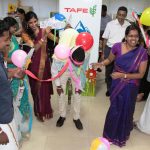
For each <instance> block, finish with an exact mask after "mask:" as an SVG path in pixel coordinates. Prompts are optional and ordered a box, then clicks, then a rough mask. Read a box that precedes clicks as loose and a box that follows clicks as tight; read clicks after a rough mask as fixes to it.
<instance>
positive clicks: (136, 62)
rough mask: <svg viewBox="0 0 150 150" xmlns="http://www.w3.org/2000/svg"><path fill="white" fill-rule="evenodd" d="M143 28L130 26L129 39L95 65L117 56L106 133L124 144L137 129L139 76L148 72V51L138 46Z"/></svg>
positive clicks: (105, 62) (107, 137)
mask: <svg viewBox="0 0 150 150" xmlns="http://www.w3.org/2000/svg"><path fill="white" fill-rule="evenodd" d="M139 38H140V30H139V28H138V27H136V26H134V25H130V26H129V27H127V29H126V32H125V42H122V43H116V44H115V45H114V46H113V47H112V50H111V54H110V56H109V57H108V59H106V60H104V61H103V62H102V63H101V64H97V63H96V64H94V65H93V67H94V68H98V67H101V66H102V65H103V66H104V65H108V64H109V63H110V62H112V61H113V60H114V62H115V66H114V71H113V73H112V79H113V80H112V86H111V95H110V108H109V110H108V113H107V116H106V120H105V125H104V131H103V136H104V137H105V138H106V139H108V140H109V141H110V142H111V143H112V144H115V145H118V146H120V147H122V146H124V145H125V144H126V141H127V140H128V138H129V135H130V131H131V130H132V129H133V114H134V109H135V102H136V97H137V94H138V85H139V79H141V78H142V77H143V75H144V73H145V70H146V65H147V52H146V50H145V49H144V48H143V47H142V46H137V44H138V42H139Z"/></svg>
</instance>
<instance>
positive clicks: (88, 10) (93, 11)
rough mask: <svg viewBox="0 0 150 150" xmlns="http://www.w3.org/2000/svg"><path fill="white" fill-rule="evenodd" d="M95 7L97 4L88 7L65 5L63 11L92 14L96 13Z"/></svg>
mask: <svg viewBox="0 0 150 150" xmlns="http://www.w3.org/2000/svg"><path fill="white" fill-rule="evenodd" d="M96 7H97V5H94V6H92V7H90V8H71V7H66V8H64V11H65V12H69V13H70V12H71V13H90V14H91V15H92V16H94V15H95V14H96Z"/></svg>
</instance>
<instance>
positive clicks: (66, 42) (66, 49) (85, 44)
mask: <svg viewBox="0 0 150 150" xmlns="http://www.w3.org/2000/svg"><path fill="white" fill-rule="evenodd" d="M93 43H94V40H93V36H92V35H91V34H90V33H88V32H81V33H78V32H77V31H76V30H75V29H72V28H69V29H66V30H65V31H64V32H63V33H62V36H61V38H60V41H59V44H58V45H57V46H56V47H55V49H54V54H55V56H56V58H58V59H60V60H65V59H67V58H68V57H69V54H70V51H71V49H72V48H73V47H81V48H82V49H83V50H84V51H85V52H86V51H88V50H90V48H91V47H92V46H93Z"/></svg>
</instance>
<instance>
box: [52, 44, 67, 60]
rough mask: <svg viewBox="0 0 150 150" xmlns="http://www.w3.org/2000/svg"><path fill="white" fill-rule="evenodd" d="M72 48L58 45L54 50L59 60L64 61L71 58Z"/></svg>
mask: <svg viewBox="0 0 150 150" xmlns="http://www.w3.org/2000/svg"><path fill="white" fill-rule="evenodd" d="M69 53H70V48H69V47H68V46H66V45H62V44H58V45H57V46H56V47H55V49H54V54H55V56H56V57H57V58H58V59H61V60H64V59H67V58H68V57H69Z"/></svg>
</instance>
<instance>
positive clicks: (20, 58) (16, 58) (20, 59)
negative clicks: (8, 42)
mask: <svg viewBox="0 0 150 150" xmlns="http://www.w3.org/2000/svg"><path fill="white" fill-rule="evenodd" d="M26 57H27V53H26V52H25V51H23V50H16V51H15V52H13V54H12V56H11V60H12V62H13V64H14V65H16V66H17V67H19V68H22V67H23V65H24V63H25V59H26Z"/></svg>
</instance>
